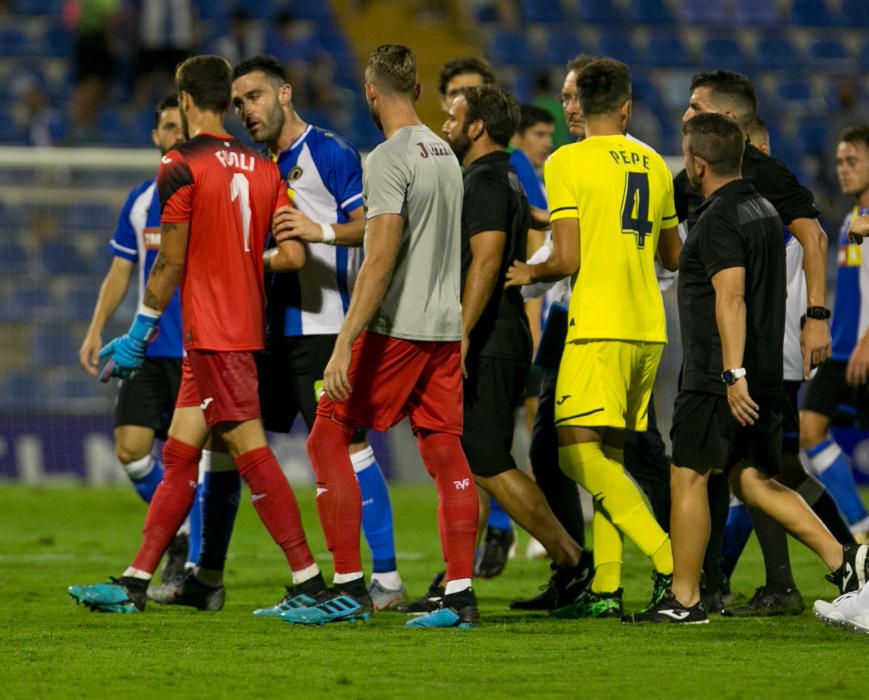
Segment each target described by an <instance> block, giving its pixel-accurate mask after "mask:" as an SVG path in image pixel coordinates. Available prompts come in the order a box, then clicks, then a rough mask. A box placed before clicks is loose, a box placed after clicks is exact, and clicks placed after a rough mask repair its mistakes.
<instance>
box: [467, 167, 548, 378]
mask: <svg viewBox="0 0 869 700" xmlns="http://www.w3.org/2000/svg"><path fill="white" fill-rule="evenodd" d="M464 184H465V197H464V203H463V205H462V281H463V282H464V279H465V276H466V274H467V272H468V267H469V266H470V263H471V238H473V237H474V236H475V235H477V234H478V233H482V232H483V231H503V232H504V233H505V234H506V236H507V240H506V241H505V243H504V253H503V255H502V259H501V266H500V271H499V274H498V281H497V282H495V289H494V291H493V292H492V296H491V298H490V299H489V303H488V304H487V305H486V308H485V310H484V311H483V315H482V316H480V320H479V321H478V322H477V325H476V326H474V329H473V330H472V331H471V337H470V340H471V343H470V348H469V351H468V354H469V355H470V356H477V357H497V358H501V359H506V360H513V361H515V362H521V363H528V362H530V361H531V331H530V329H529V327H528V317H527V316H526V315H525V304H524V302H523V300H522V293H521V292H520V291H519V287H511V288H510V289H507V290H505V289H504V280H505V275H506V273H507V268H508V267H510V265H511V264H512V263H513V261H514V260H524V259H525V254H526V245H527V239H528V226H529V223H530V216H531V215H530V212H529V209H528V199H527V198H526V197H525V192H524V190H523V189H522V185H521V183H520V182H519V178H518V176H517V175H516V173H515V172H513V169H512V168H511V167H510V155H509V154H508V153H507V152H506V151H496V152H494V153H489V154H488V155H485V156H483V157H482V158H479V159H477V160H475V161H474V162H473V163H471V165H470V166H469V167H468V168H467V169H466V170H465V174H464Z"/></svg>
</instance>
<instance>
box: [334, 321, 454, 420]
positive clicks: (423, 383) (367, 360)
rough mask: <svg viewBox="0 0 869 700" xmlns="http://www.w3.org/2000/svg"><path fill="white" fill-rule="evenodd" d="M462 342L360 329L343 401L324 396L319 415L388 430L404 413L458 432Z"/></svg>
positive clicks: (414, 418) (415, 418)
mask: <svg viewBox="0 0 869 700" xmlns="http://www.w3.org/2000/svg"><path fill="white" fill-rule="evenodd" d="M461 355H462V350H461V343H459V342H458V341H455V342H446V343H443V342H433V341H422V340H417V341H413V340H401V339H399V338H391V337H389V336H386V335H379V334H378V333H369V332H368V331H363V332H362V334H361V335H360V336H359V337H358V338H357V339H356V342H355V343H353V359H352V360H350V369H349V372H348V379H349V381H350V386H351V387H353V391H352V392H351V394H350V398H348V399H347V400H346V401H341V402H336V401H332V400H331V399H329V398H328V397H327V396H325V395H324V396H323V397H322V398H321V399H320V403H319V404H318V405H317V415H319V416H324V417H326V418H334V419H335V420H337V421H339V422H341V423H344V424H347V425H351V426H353V427H365V428H373V429H374V430H379V431H381V432H383V431H386V430H389V429H390V428H391V427H392V426H393V425H395V424H396V423H398V422H399V421H400V420H401V419H402V418H404V417H405V416H407V417H409V418H410V425H411V427H412V428H413V429H414V431H417V430H419V429H425V430H432V431H436V432H440V433H451V434H453V435H461V434H462V363H461Z"/></svg>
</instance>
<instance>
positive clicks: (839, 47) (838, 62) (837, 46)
mask: <svg viewBox="0 0 869 700" xmlns="http://www.w3.org/2000/svg"><path fill="white" fill-rule="evenodd" d="M867 9H869V8H867ZM809 59H810V60H811V63H812V65H813V66H818V67H820V68H826V69H836V68H846V67H847V66H848V64H849V63H850V62H851V58H850V56H848V51H847V50H846V49H845V46H844V45H843V44H842V43H841V42H840V41H836V40H835V39H826V40H823V41H816V42H815V43H813V44H812V45H811V46H810V47H809Z"/></svg>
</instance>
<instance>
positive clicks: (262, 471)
mask: <svg viewBox="0 0 869 700" xmlns="http://www.w3.org/2000/svg"><path fill="white" fill-rule="evenodd" d="M234 461H235V466H236V467H238V473H239V474H241V478H242V479H244V480H245V483H246V484H247V485H248V487H250V500H251V503H253V507H254V508H255V509H256V512H257V515H259V517H260V520H262V521H263V525H265V526H266V530H268V531H269V534H270V535H271V536H272V539H273V540H274V541H275V542H276V543H277V545H278V546H279V547H280V548H281V549H283V550H284V554H285V555H286V557H287V562H289V564H290V569H292V570H293V571H301V570H302V569H306V568H308V567H309V566H311V564H313V563H314V557H313V556H311V550H310V549H309V548H308V541H307V540H306V539H305V530H304V528H303V527H302V514H301V513H300V512H299V504H298V503H297V502H296V495H295V494H294V493H293V489H292V488H291V487H290V485H289V483H287V478H286V477H285V476H284V473H283V472H282V471H281V466H280V465H279V464H278V460H277V459H276V458H275V455H274V453H273V452H272V451H271V449H270V448H269V447H258V448H256V449H255V450H250V451H249V452H245V453H244V454H243V455H239V456H238V457H236V458H235V460H234Z"/></svg>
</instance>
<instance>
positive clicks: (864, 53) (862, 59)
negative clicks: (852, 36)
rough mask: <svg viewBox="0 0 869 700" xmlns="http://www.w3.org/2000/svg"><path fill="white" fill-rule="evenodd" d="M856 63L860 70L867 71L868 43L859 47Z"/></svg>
mask: <svg viewBox="0 0 869 700" xmlns="http://www.w3.org/2000/svg"><path fill="white" fill-rule="evenodd" d="M857 62H858V63H859V64H860V70H864V71H866V70H869V43H864V44H863V46H861V47H860V54H859V55H858V56H857Z"/></svg>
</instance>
